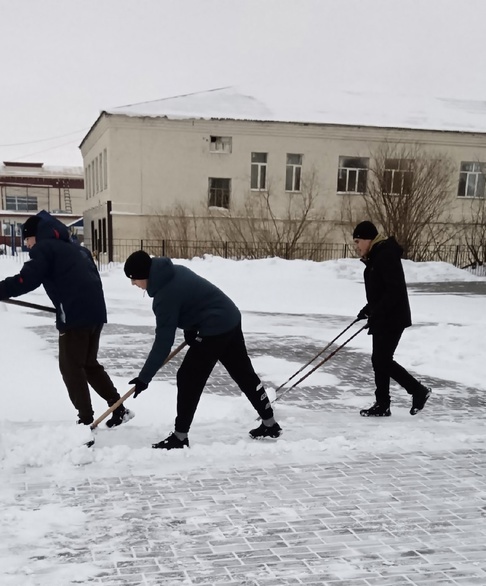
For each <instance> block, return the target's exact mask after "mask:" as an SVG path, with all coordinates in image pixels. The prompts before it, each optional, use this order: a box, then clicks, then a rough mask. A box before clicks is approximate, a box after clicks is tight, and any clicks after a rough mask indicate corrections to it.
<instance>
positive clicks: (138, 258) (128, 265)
mask: <svg viewBox="0 0 486 586" xmlns="http://www.w3.org/2000/svg"><path fill="white" fill-rule="evenodd" d="M151 265H152V259H151V258H150V256H149V255H148V254H147V253H146V252H145V250H137V252H134V253H132V254H131V255H130V256H129V257H128V258H127V260H126V261H125V266H124V270H125V275H126V276H127V277H128V278H129V279H135V280H137V281H138V280H143V279H148V278H149V274H150V266H151Z"/></svg>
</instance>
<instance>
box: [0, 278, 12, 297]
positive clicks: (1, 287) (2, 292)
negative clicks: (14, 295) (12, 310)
mask: <svg viewBox="0 0 486 586" xmlns="http://www.w3.org/2000/svg"><path fill="white" fill-rule="evenodd" d="M9 297H10V295H9V294H8V293H7V286H6V285H5V281H2V282H1V283H0V300H3V299H8V298H9Z"/></svg>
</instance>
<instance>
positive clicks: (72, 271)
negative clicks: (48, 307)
mask: <svg viewBox="0 0 486 586" xmlns="http://www.w3.org/2000/svg"><path fill="white" fill-rule="evenodd" d="M46 217H48V218H50V216H48V214H47V213H45V212H44V216H42V219H41V220H40V222H39V225H38V228H37V233H36V243H35V245H34V246H33V247H32V248H31V249H30V252H29V256H30V260H29V261H27V262H26V263H25V264H24V266H23V267H22V269H21V270H20V273H19V274H18V275H15V276H13V277H7V278H6V279H5V280H4V281H2V282H0V298H2V299H5V298H9V297H18V296H19V295H23V294H24V293H28V292H29V291H33V290H34V289H37V287H40V285H43V286H44V289H45V290H46V293H47V295H48V296H49V298H50V299H51V301H52V303H53V304H54V307H55V308H56V327H57V329H58V330H59V331H66V330H68V329H72V328H82V327H91V326H99V325H102V324H104V323H106V305H105V298H104V294H103V287H102V283H101V279H100V275H99V273H98V269H97V268H96V265H95V263H94V262H93V258H92V257H91V254H90V252H89V251H88V250H87V249H85V248H83V247H81V246H79V245H78V244H75V243H73V242H71V241H70V240H69V232H68V230H67V228H66V226H64V224H62V222H59V221H58V220H56V219H55V218H52V219H51V220H49V219H46Z"/></svg>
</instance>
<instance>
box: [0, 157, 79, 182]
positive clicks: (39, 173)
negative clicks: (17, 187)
mask: <svg viewBox="0 0 486 586" xmlns="http://www.w3.org/2000/svg"><path fill="white" fill-rule="evenodd" d="M0 175H3V176H12V177H29V176H32V177H67V178H73V177H76V178H77V177H79V178H83V177H84V170H83V167H72V166H71V167H58V166H45V165H44V164H42V163H26V162H21V163H16V162H9V161H5V162H4V164H3V165H0Z"/></svg>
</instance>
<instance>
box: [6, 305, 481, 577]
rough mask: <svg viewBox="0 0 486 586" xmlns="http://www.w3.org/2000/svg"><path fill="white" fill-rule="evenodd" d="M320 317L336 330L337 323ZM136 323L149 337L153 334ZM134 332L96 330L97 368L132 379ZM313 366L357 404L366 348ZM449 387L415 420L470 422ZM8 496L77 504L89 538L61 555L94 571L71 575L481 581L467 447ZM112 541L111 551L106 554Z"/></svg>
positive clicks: (260, 350)
mask: <svg viewBox="0 0 486 586" xmlns="http://www.w3.org/2000/svg"><path fill="white" fill-rule="evenodd" d="M323 317H325V316H316V318H315V319H323ZM328 319H330V320H334V321H335V324H336V325H339V321H340V320H339V319H338V318H335V317H334V318H331V317H329V318H328ZM342 325H343V327H344V325H346V323H345V322H344V321H343V322H342ZM39 330H40V329H39ZM146 330H147V334H148V336H147V344H148V345H150V340H151V335H152V332H153V328H146ZM49 331H50V332H51V334H52V330H49ZM142 331H145V330H144V329H143V328H128V327H127V328H125V327H123V328H120V326H116V325H113V326H108V327H107V328H106V331H105V334H104V347H105V355H104V356H103V362H104V363H105V365H106V366H107V367H108V369H109V370H110V369H116V370H117V373H118V374H119V375H121V376H125V375H126V376H132V375H133V368H132V367H128V368H127V357H130V361H131V363H132V364H133V361H134V359H136V360H137V361H138V360H139V359H140V360H141V359H142V358H143V356H144V355H145V354H146V351H147V349H148V347H147V348H140V347H139V344H140V336H139V334H140V333H141V332H142ZM44 333H48V330H45V332H44ZM135 334H136V335H135ZM121 336H122V337H123V340H124V353H123V354H120V350H119V348H120V344H119V342H120V337H121ZM131 340H133V341H135V340H136V345H135V342H133V344H132V342H131ZM111 342H113V343H111ZM248 345H249V347H250V350H251V352H250V353H251V354H252V355H257V354H266V355H269V354H271V355H275V356H278V357H283V358H289V359H291V360H292V361H299V360H300V361H302V362H305V361H306V360H308V357H309V356H312V355H313V354H315V353H317V352H318V351H319V348H318V347H316V346H315V344H313V343H312V342H309V341H306V340H304V339H303V338H300V337H299V336H295V337H294V338H290V339H289V338H286V339H285V342H284V341H283V340H270V339H268V337H265V336H259V335H252V336H250V337H249V339H248ZM115 348H117V349H116V350H115ZM176 367H177V360H174V362H173V363H172V364H171V365H170V368H168V369H166V370H165V371H164V372H163V373H161V374H159V377H161V378H164V377H173V376H174V372H175V369H176ZM327 370H328V371H329V372H330V373H335V374H336V375H339V378H340V379H343V378H346V380H348V381H350V382H352V383H353V385H354V386H355V388H356V392H357V394H358V395H362V396H363V403H364V404H365V403H366V399H369V398H370V397H369V388H370V386H369V379H370V376H371V373H370V365H369V356H368V355H367V354H366V355H365V354H361V353H359V352H353V351H351V350H346V349H345V350H343V351H342V352H340V353H339V354H337V355H336V357H335V358H334V359H333V360H331V361H330V362H329V363H328V364H327ZM425 382H426V383H428V384H431V385H432V386H433V387H434V388H435V390H438V389H440V388H441V387H446V386H453V387H456V388H457V387H458V385H455V384H449V383H448V382H447V381H441V380H435V379H427V380H426V381H425ZM227 389H228V380H227V378H226V377H225V374H224V372H222V371H221V370H217V371H216V372H215V375H214V376H213V378H212V379H211V384H210V388H209V389H208V391H206V392H214V393H227V392H228V390H227ZM460 390H461V393H459V395H460V397H461V403H460V404H459V403H457V401H458V399H456V398H455V397H454V396H450V395H445V394H440V393H436V394H435V395H434V399H433V400H434V409H433V410H432V409H431V410H430V412H428V415H427V416H428V417H430V418H431V420H433V421H435V420H441V419H443V420H446V419H450V410H451V409H457V417H458V418H467V417H468V416H469V414H471V413H475V415H476V416H477V411H478V409H481V410H483V411H485V410H486V402H485V398H484V397H483V396H482V395H481V393H478V392H477V391H476V390H475V389H468V388H465V387H461V389H460ZM464 397H467V400H466V401H465V399H464ZM406 400H408V399H407V398H406V397H404V394H397V396H396V404H397V405H400V404H403V405H405V404H406V403H405V401H406ZM401 401H402V402H403V403H400V402H401ZM285 402H286V403H288V404H296V405H299V406H300V407H302V406H305V407H306V408H308V409H315V410H326V412H329V411H333V410H335V411H339V410H340V409H343V408H344V407H343V406H342V402H340V391H339V389H337V390H336V393H333V395H332V396H329V393H325V392H322V391H320V390H319V389H316V388H315V387H310V386H305V385H303V386H301V387H300V388H299V389H298V390H296V392H295V393H294V392H289V393H288V394H287V395H286V398H285ZM348 409H349V407H348ZM385 448H386V446H385ZM88 473H89V471H88ZM18 498H19V504H21V503H22V502H27V501H29V502H30V503H32V502H34V503H35V502H36V500H37V502H39V503H40V502H43V501H44V500H45V499H49V500H50V502H54V503H56V502H57V503H62V504H63V505H64V506H78V507H80V508H81V509H82V510H83V512H85V513H87V514H89V515H90V518H91V519H92V523H91V533H90V537H89V539H88V540H86V542H85V543H84V544H83V547H81V548H80V547H79V542H78V541H76V539H75V538H74V537H73V544H69V543H67V544H66V543H63V544H62V545H63V546H64V550H65V552H66V553H65V556H66V563H68V562H69V556H73V557H76V560H77V562H80V561H86V562H87V563H93V562H94V563H95V564H96V565H97V566H98V567H99V569H100V573H99V575H98V576H97V577H96V578H94V579H92V580H89V581H87V582H84V581H81V583H89V584H96V585H99V586H125V585H126V586H135V585H147V586H148V585H164V586H176V585H177V586H196V585H208V586H209V585H210V586H235V585H237V586H287V585H288V586H290V585H306V586H333V585H339V586H402V585H403V586H432V585H434V586H435V585H437V586H438V585H443V584H451V585H453V584H455V585H464V586H466V585H470V586H472V585H476V584H477V585H481V586H484V585H486V449H468V448H467V443H465V444H464V449H460V450H455V451H453V452H451V451H447V450H444V451H443V452H437V451H435V452H434V453H433V454H429V453H427V452H425V451H424V452H421V451H419V452H413V453H408V454H406V455H403V454H396V453H387V451H382V452H380V450H379V448H377V452H376V453H375V454H373V455H372V456H368V457H366V460H365V461H363V459H362V457H361V458H360V456H359V455H358V454H353V453H351V454H349V455H348V456H346V457H344V458H343V459H342V461H340V462H337V463H334V462H332V463H330V462H327V463H325V462H324V463H321V464H317V465H315V464H314V465H295V464H294V465H285V464H284V465H275V464H274V463H272V462H271V461H269V463H268V467H266V468H265V469H264V470H262V469H261V468H260V467H259V468H258V469H252V468H245V469H241V470H240V469H238V468H233V469H232V470H231V471H230V473H228V472H224V473H223V472H219V471H217V470H213V469H208V470H205V471H201V470H200V471H196V472H191V474H190V475H187V474H175V475H171V476H168V477H163V476H157V477H153V476H149V477H147V476H144V477H133V476H132V477H123V478H106V479H99V478H97V479H90V478H87V479H86V480H85V481H84V482H83V483H82V484H80V485H77V486H74V487H70V488H66V487H57V488H56V487H54V488H53V487H49V490H48V491H46V486H43V485H42V483H41V484H37V485H26V486H25V488H24V490H23V491H20V493H19V497H18ZM121 501H122V502H123V503H124V511H123V513H120V519H121V522H120V524H119V526H116V525H115V526H114V525H113V523H112V519H113V514H114V509H115V508H116V507H117V503H119V502H121ZM108 536H109V539H107V537H108ZM114 539H115V540H116V543H117V551H116V552H114V551H112V550H111V549H110V548H112V546H113V540H114ZM68 583H70V582H68Z"/></svg>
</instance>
